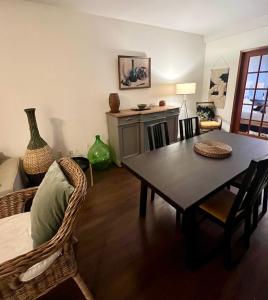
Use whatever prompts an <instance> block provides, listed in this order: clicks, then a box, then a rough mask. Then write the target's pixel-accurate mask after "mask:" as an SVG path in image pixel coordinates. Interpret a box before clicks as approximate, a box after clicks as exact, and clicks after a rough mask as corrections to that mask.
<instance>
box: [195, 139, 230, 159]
mask: <svg viewBox="0 0 268 300" xmlns="http://www.w3.org/2000/svg"><path fill="white" fill-rule="evenodd" d="M194 150H195V152H197V153H198V154H200V155H203V156H206V157H211V158H226V157H228V156H230V155H231V154H232V147H231V146H229V145H227V144H224V143H222V142H218V141H210V140H208V141H203V142H198V143H195V144H194Z"/></svg>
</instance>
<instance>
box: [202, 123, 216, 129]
mask: <svg viewBox="0 0 268 300" xmlns="http://www.w3.org/2000/svg"><path fill="white" fill-rule="evenodd" d="M220 126H221V123H220V122H217V121H201V122H200V127H201V128H204V129H216V128H219V127H220Z"/></svg>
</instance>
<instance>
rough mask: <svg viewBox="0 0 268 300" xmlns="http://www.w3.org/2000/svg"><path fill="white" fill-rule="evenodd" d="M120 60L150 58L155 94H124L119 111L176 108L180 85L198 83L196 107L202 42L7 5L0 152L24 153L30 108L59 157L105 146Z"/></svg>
mask: <svg viewBox="0 0 268 300" xmlns="http://www.w3.org/2000/svg"><path fill="white" fill-rule="evenodd" d="M120 54H121V55H147V56H148V57H151V58H152V88H150V89H141V90H132V91H119V94H120V98H121V104H122V105H121V107H122V108H130V107H133V106H135V105H136V104H137V103H143V102H145V103H158V101H159V100H160V99H167V100H168V102H169V103H171V104H172V103H178V102H179V101H178V100H179V99H180V97H179V96H174V93H175V87H174V83H176V82H188V81H195V82H197V87H198V88H197V94H196V95H195V97H194V98H192V99H194V100H199V98H200V95H201V89H202V75H203V61H204V42H203V38H202V37H201V36H198V35H194V34H188V33H183V32H178V31H174V30H167V29H161V28H156V27H151V26H146V25H139V24H135V23H129V22H124V21H118V20H113V19H109V18H103V17H97V16H92V15H88V14H82V13H78V12H72V11H67V10H63V9H61V8H54V7H52V6H46V5H42V4H35V3H31V2H27V1H26V2H24V1H16V0H14V1H9V0H2V1H1V2H0V107H1V116H0V134H1V136H0V152H4V153H5V154H7V155H22V154H23V153H24V151H25V148H26V146H27V143H28V140H29V131H28V124H27V120H26V115H25V113H24V111H23V109H24V108H27V107H36V108H37V121H38V124H39V130H40V133H41V136H42V137H43V138H44V139H45V140H46V141H47V142H48V143H49V144H50V145H51V146H52V147H53V148H54V149H55V150H56V151H62V152H63V153H68V151H70V150H71V151H74V152H75V153H76V154H78V153H80V152H81V153H85V152H86V151H87V146H88V144H89V143H92V142H93V141H94V135H95V134H101V136H102V137H103V139H104V140H107V125H106V117H105V112H106V111H108V110H109V106H108V95H109V93H110V92H118V74H117V56H118V55H120ZM190 103H191V101H190ZM191 104H192V107H194V102H193V101H192V103H191Z"/></svg>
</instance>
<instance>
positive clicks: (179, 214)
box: [176, 210, 181, 227]
mask: <svg viewBox="0 0 268 300" xmlns="http://www.w3.org/2000/svg"><path fill="white" fill-rule="evenodd" d="M176 226H177V227H180V226H181V213H180V212H179V210H176Z"/></svg>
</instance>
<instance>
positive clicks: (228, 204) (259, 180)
mask: <svg viewBox="0 0 268 300" xmlns="http://www.w3.org/2000/svg"><path fill="white" fill-rule="evenodd" d="M267 182H268V157H267V156H266V157H265V158H263V159H260V160H252V161H251V162H250V165H249V167H248V169H247V171H246V173H245V176H244V178H243V181H242V184H241V186H240V188H239V191H238V193H237V194H234V193H232V192H231V191H230V190H228V189H223V190H221V191H220V192H218V193H216V194H214V195H212V196H211V197H210V198H209V199H207V200H206V201H205V202H204V203H202V204H201V205H200V206H199V209H200V210H201V211H202V212H203V213H204V214H205V216H207V217H208V218H209V219H210V220H212V221H214V222H215V223H216V224H218V225H220V226H222V227H223V229H224V242H225V245H224V250H225V251H224V262H225V266H226V267H230V266H231V264H232V255H231V237H232V233H233V232H234V230H235V229H236V228H237V227H238V225H240V224H241V223H242V222H243V221H244V225H245V227H244V234H243V237H244V241H245V245H246V248H247V249H248V248H249V245H250V235H251V216H252V209H253V206H254V204H255V202H256V201H257V200H258V198H259V197H260V194H261V192H262V190H263V189H264V187H265V186H266V185H267Z"/></svg>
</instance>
